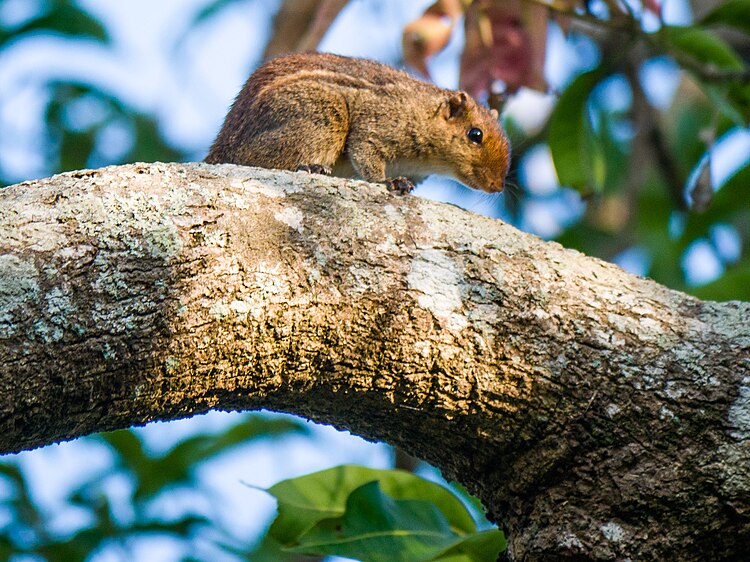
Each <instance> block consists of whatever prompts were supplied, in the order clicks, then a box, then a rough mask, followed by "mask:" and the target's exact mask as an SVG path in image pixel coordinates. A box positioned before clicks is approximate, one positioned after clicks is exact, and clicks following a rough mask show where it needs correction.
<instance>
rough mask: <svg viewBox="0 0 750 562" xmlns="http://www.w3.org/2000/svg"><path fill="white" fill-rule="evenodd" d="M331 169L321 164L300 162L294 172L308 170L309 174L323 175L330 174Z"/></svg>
mask: <svg viewBox="0 0 750 562" xmlns="http://www.w3.org/2000/svg"><path fill="white" fill-rule="evenodd" d="M331 171H332V170H331V168H329V167H328V166H323V165H321V164H300V165H299V166H297V169H296V170H295V172H310V173H311V174H323V175H324V176H330V175H331Z"/></svg>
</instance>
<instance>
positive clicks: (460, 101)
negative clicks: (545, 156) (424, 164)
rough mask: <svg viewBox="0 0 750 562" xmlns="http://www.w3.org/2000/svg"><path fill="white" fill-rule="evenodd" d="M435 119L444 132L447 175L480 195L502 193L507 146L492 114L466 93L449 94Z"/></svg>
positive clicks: (502, 132)
mask: <svg viewBox="0 0 750 562" xmlns="http://www.w3.org/2000/svg"><path fill="white" fill-rule="evenodd" d="M436 118H437V119H438V120H439V122H440V126H442V127H445V128H446V129H447V130H448V134H447V135H445V137H443V138H445V140H446V142H447V143H448V144H447V146H445V147H444V150H445V154H444V156H446V157H447V158H448V160H449V161H448V162H447V164H448V167H449V168H450V173H451V174H452V175H453V176H454V177H455V178H456V179H457V180H459V181H460V182H461V183H463V184H465V185H467V186H469V187H471V188H473V189H479V190H481V191H487V192H489V193H496V192H500V191H502V190H503V186H504V183H505V176H506V175H507V173H508V166H509V163H510V143H509V142H508V137H507V136H506V135H505V132H504V131H503V129H502V127H501V126H500V123H499V121H498V113H497V111H496V110H494V109H492V110H490V109H487V108H486V107H484V106H482V105H479V104H478V103H477V102H475V101H474V100H473V99H472V98H471V97H470V96H469V95H468V94H467V93H466V92H460V91H459V92H449V93H448V96H447V97H446V98H445V99H443V100H442V101H441V102H440V105H439V107H438V110H437V114H436Z"/></svg>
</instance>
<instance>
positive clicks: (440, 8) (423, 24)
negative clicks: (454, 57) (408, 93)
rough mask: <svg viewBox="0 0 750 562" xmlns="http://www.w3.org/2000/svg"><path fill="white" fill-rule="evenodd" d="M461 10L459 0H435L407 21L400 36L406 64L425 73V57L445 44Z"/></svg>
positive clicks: (442, 47)
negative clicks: (420, 13)
mask: <svg viewBox="0 0 750 562" xmlns="http://www.w3.org/2000/svg"><path fill="white" fill-rule="evenodd" d="M462 13H463V5H462V3H461V1H460V0H438V1H437V2H435V3H434V4H432V5H431V6H430V7H429V8H427V9H426V10H425V12H424V13H423V14H422V15H421V16H420V17H419V18H417V19H415V20H414V21H412V22H410V23H409V24H407V25H406V27H404V32H403V36H402V45H403V52H404V61H405V62H406V64H408V65H409V66H411V67H412V68H414V69H416V70H418V71H419V72H421V73H422V74H423V75H424V76H429V72H428V71H427V59H428V58H429V57H431V56H432V55H434V54H436V53H439V52H440V51H442V50H443V49H444V48H445V46H446V45H447V44H448V41H450V38H451V34H452V33H453V26H454V25H455V23H456V20H457V19H458V18H459V17H460V16H461V14H462Z"/></svg>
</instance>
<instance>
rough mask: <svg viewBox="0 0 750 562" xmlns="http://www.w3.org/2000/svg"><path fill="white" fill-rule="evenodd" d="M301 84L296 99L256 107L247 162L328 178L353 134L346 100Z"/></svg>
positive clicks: (288, 97)
mask: <svg viewBox="0 0 750 562" xmlns="http://www.w3.org/2000/svg"><path fill="white" fill-rule="evenodd" d="M301 86H302V85H297V86H296V88H297V90H296V91H295V92H294V94H293V95H292V94H291V93H289V95H276V96H274V97H273V98H269V99H267V100H264V101H263V103H260V104H256V105H255V106H254V107H253V110H254V111H255V114H254V115H253V119H254V120H255V123H254V124H253V125H254V126H253V128H254V129H255V131H254V134H253V136H252V139H251V140H250V142H248V143H247V144H246V145H245V147H244V150H245V151H246V154H247V160H249V161H250V160H254V161H255V162H256V164H255V165H260V166H265V167H270V168H280V169H284V170H298V169H302V170H305V171H310V172H314V173H323V174H330V173H331V170H332V169H333V167H334V164H335V163H336V161H337V160H339V158H340V157H341V154H342V153H343V151H344V145H345V143H346V137H347V135H348V133H349V112H348V108H347V105H346V100H344V99H343V98H342V97H340V96H337V95H335V94H333V95H332V93H331V92H330V90H327V89H324V88H323V89H321V88H318V87H317V85H309V84H304V88H302V87H301ZM318 90H319V91H318ZM281 93H284V92H281Z"/></svg>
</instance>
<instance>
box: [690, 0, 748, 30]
mask: <svg viewBox="0 0 750 562" xmlns="http://www.w3.org/2000/svg"><path fill="white" fill-rule="evenodd" d="M700 23H701V25H717V24H718V25H728V26H731V27H736V28H737V29H740V30H742V31H744V32H746V33H750V0H729V1H728V2H724V3H723V4H721V5H719V6H717V7H716V8H714V9H713V10H712V11H711V12H709V13H708V14H707V15H706V16H705V17H704V18H703V20H701V22H700Z"/></svg>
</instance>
